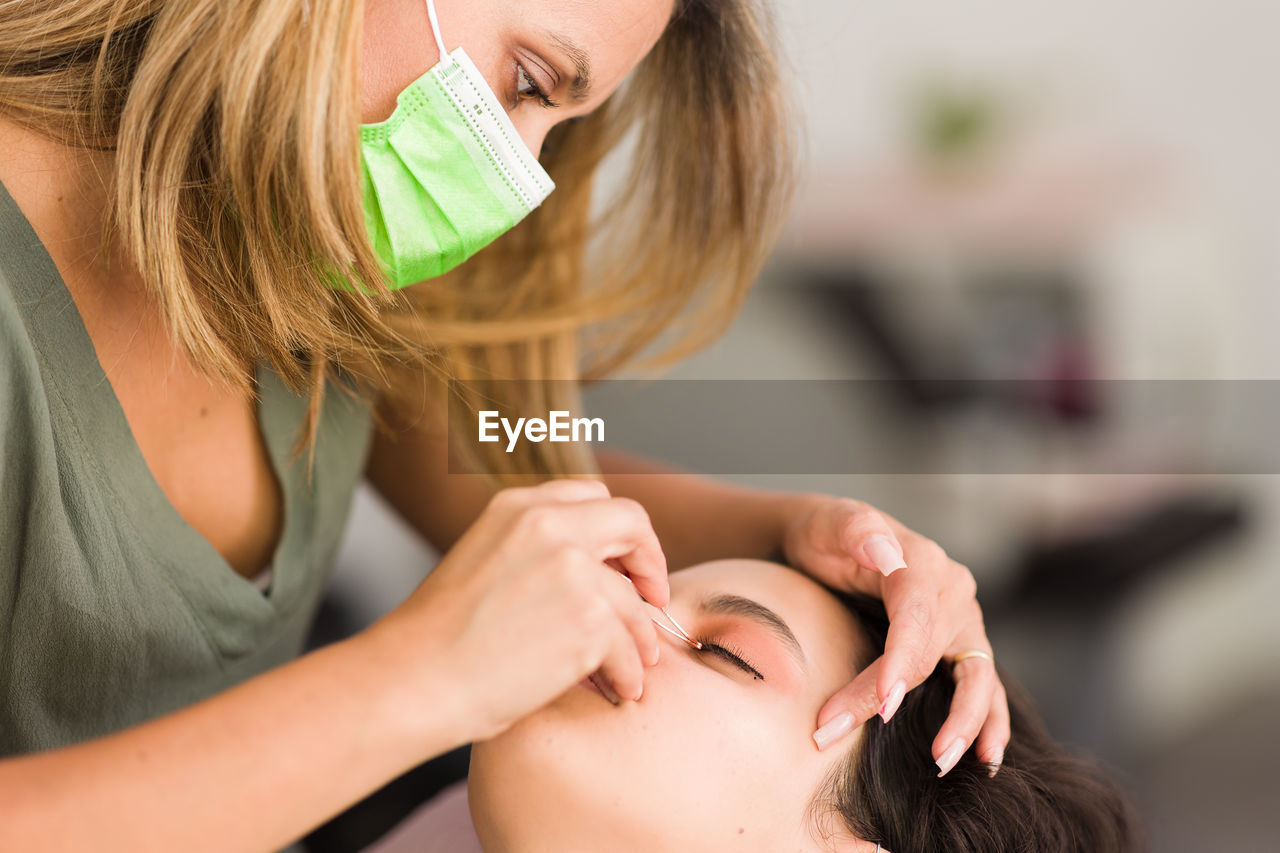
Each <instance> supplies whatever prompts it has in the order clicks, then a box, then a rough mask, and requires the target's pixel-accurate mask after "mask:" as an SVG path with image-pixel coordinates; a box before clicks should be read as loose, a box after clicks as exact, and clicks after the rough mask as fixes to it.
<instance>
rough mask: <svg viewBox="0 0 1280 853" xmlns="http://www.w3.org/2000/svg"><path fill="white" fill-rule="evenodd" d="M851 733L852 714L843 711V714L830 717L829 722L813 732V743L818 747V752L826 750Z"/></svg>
mask: <svg viewBox="0 0 1280 853" xmlns="http://www.w3.org/2000/svg"><path fill="white" fill-rule="evenodd" d="M851 731H853V714H850V713H849V712H848V711H845V712H844V713H843V714H837V715H836V716H834V717H832V718H831V721H830V722H828V723H827V724H826V725H825V726H823V727H822V728H820V729H818V730H817V731H816V732H814V733H813V742H814V743H816V744H817V745H818V749H819V750H822V749H826V748H827V747H829V746H831V744H833V743H835V742H836V741H838V740H840V738H842V737H844V736H845V735H847V734H848V733H849V732H851Z"/></svg>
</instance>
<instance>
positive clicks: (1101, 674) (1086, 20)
mask: <svg viewBox="0 0 1280 853" xmlns="http://www.w3.org/2000/svg"><path fill="white" fill-rule="evenodd" d="M778 6H779V10H778V14H779V21H778V23H779V27H780V30H781V32H782V35H783V38H784V41H785V43H786V45H787V49H788V54H789V57H790V62H791V65H792V67H793V74H794V77H795V80H796V97H797V106H798V107H799V109H800V110H801V111H802V113H803V114H804V116H805V128H806V129H805V131H804V133H805V145H804V147H805V151H806V160H805V163H804V166H803V172H802V179H801V183H800V188H799V193H798V197H797V204H796V207H795V213H794V216H793V217H792V220H791V224H790V226H789V228H788V231H787V233H786V235H785V237H784V239H783V241H782V245H781V246H780V247H779V249H778V251H777V253H776V256H775V258H774V260H773V262H772V263H771V265H770V267H769V269H768V270H767V271H766V274H765V276H764V277H763V279H762V281H761V282H760V283H759V285H758V287H757V288H756V290H755V292H754V294H753V296H752V298H751V300H750V301H749V303H748V305H747V307H746V309H745V311H744V314H743V316H742V317H741V318H740V320H739V321H738V322H737V324H736V325H735V327H734V329H733V330H732V332H731V333H730V334H729V335H728V336H726V337H725V338H724V339H723V340H721V341H720V342H719V343H718V344H717V345H716V346H714V347H713V348H711V349H710V350H708V351H706V352H704V353H702V354H700V355H698V356H697V357H695V358H693V359H691V360H689V361H688V362H686V363H684V364H682V365H681V366H679V368H677V369H676V370H674V371H673V372H672V373H671V374H670V375H671V376H673V377H678V378H681V379H697V380H711V379H718V380H727V379H752V380H761V379H775V380H801V379H803V380H884V381H886V382H890V383H893V385H894V386H895V387H901V388H906V389H908V390H910V389H917V391H918V389H920V388H925V389H928V388H933V387H935V386H934V385H931V384H930V383H931V382H934V381H936V380H951V379H973V378H977V379H995V380H1015V379H1016V380H1029V381H1036V382H1050V383H1055V382H1057V383H1062V387H1064V388H1067V389H1068V390H1067V391H1065V392H1060V393H1053V394H1049V395H1040V396H1039V397H1036V398H1034V399H1031V400H1029V401H1023V402H1022V404H1021V405H1020V406H1019V407H1013V408H1011V407H1009V406H1008V405H1001V406H994V407H993V406H989V405H986V404H984V402H983V401H982V400H977V401H974V400H965V401H961V403H960V404H957V402H956V401H955V400H954V399H950V397H951V396H954V395H947V394H941V395H939V394H936V393H906V394H903V395H901V398H900V399H898V400H897V401H895V402H894V403H893V404H892V405H885V406H883V407H880V408H877V409H876V410H875V411H867V410H864V409H860V408H859V407H857V406H847V407H844V408H843V409H839V410H838V411H837V414H834V415H824V417H830V418H834V419H838V418H840V417H843V418H844V419H845V420H844V421H841V422H839V423H834V424H828V425H827V426H828V427H829V428H831V429H835V430H837V431H841V430H843V431H846V432H847V433H848V435H850V436H851V437H853V436H860V435H865V434H868V433H870V432H873V431H878V432H879V433H883V434H885V435H888V436H896V439H895V440H896V441H897V445H896V450H897V452H899V453H905V454H907V455H908V456H910V455H913V454H916V455H921V456H928V457H929V458H930V459H933V460H939V459H940V460H943V461H939V462H931V463H930V465H928V466H925V469H923V470H917V469H915V468H913V469H912V472H911V473H894V471H893V470H892V467H891V466H890V468H889V470H888V471H887V472H886V468H885V467H884V466H876V465H874V464H868V465H867V466H866V467H863V468H859V467H858V466H856V465H854V466H846V470H847V471H848V472H849V473H843V474H837V473H833V474H814V473H803V474H786V473H768V474H763V473H761V474H736V475H735V474H726V475H725V476H726V477H727V478H728V479H733V480H737V481H740V482H746V483H753V484H758V485H763V486H768V487H773V488H779V489H803V490H813V491H823V492H829V493H833V494H843V495H849V496H853V497H857V498H859V499H862V500H865V501H868V502H870V503H872V504H874V505H876V506H877V507H880V508H882V509H884V510H886V511H888V512H890V513H892V514H894V515H896V516H897V517H898V518H900V519H902V520H903V521H904V522H905V523H907V524H908V525H910V526H912V527H913V528H915V529H917V530H919V531H921V532H923V533H925V534H926V535H928V536H930V537H931V538H933V539H935V540H937V541H938V542H939V543H940V544H942V545H943V546H944V547H945V548H946V549H947V550H948V552H950V553H951V554H952V555H953V556H954V557H955V558H956V559H959V560H960V561H962V562H964V563H965V564H967V565H968V566H969V567H970V568H971V569H972V570H973V572H974V574H975V575H976V576H977V578H978V581H979V589H980V597H981V599H982V601H983V603H984V608H985V609H986V611H987V613H988V625H989V629H990V633H991V636H992V640H993V642H994V644H995V649H996V652H997V655H998V656H999V657H1000V658H1001V659H1002V661H1003V663H1004V664H1005V665H1006V666H1007V667H1009V668H1010V669H1011V670H1012V671H1013V672H1014V673H1015V675H1017V677H1018V678H1019V679H1021V680H1022V681H1023V683H1024V684H1025V685H1027V687H1028V688H1029V689H1030V690H1031V692H1032V693H1033V695H1034V696H1035V697H1036V698H1037V700H1038V702H1039V704H1040V707H1041V709H1042V710H1043V712H1044V713H1045V715H1046V717H1047V719H1048V722H1049V724H1050V728H1051V729H1053V730H1054V732H1055V733H1056V734H1057V736H1058V737H1059V738H1061V739H1062V740H1065V741H1067V742H1068V743H1070V744H1073V745H1075V746H1078V747H1080V748H1082V749H1086V750H1088V751H1091V752H1093V753H1095V754H1097V755H1099V756H1101V757H1102V758H1103V759H1104V760H1106V761H1107V762H1108V763H1109V764H1110V765H1111V767H1112V768H1114V770H1115V771H1116V773H1117V775H1118V776H1119V778H1120V779H1121V781H1122V783H1123V784H1124V785H1125V787H1126V788H1127V789H1128V790H1129V791H1130V792H1131V793H1132V794H1133V796H1134V798H1135V799H1136V801H1137V802H1138V804H1139V806H1140V808H1141V811H1142V812H1143V815H1144V817H1145V819H1146V821H1147V825H1148V830H1149V832H1150V835H1151V839H1152V842H1153V849H1154V850H1157V851H1168V853H1180V851H1203V850H1230V851H1267V850H1275V849H1277V848H1276V840H1275V839H1276V838H1277V836H1278V834H1280V816H1278V815H1277V811H1276V807H1275V804H1276V803H1277V802H1280V783H1278V782H1277V781H1276V774H1275V771H1274V768H1275V767H1277V765H1280V735H1278V734H1277V732H1276V730H1275V727H1276V723H1277V721H1280V618H1277V615H1276V610H1277V608H1276V603H1277V602H1280V475H1277V474H1276V473H1274V472H1275V471H1277V470H1280V468H1276V467H1266V468H1259V469H1258V470H1260V471H1270V472H1271V473H1248V472H1249V471H1250V468H1249V467H1248V464H1247V463H1246V464H1243V465H1241V464H1236V465H1235V466H1234V467H1230V466H1227V467H1224V468H1223V470H1222V472H1217V473H1215V471H1214V470H1213V467H1212V466H1209V467H1208V468H1207V469H1203V470H1201V469H1194V468H1193V469H1187V470H1184V468H1183V467H1182V466H1180V464H1179V462H1180V461H1181V460H1183V459H1184V458H1185V455H1186V454H1187V453H1192V452H1193V451H1194V448H1193V447H1192V445H1193V444H1195V443H1196V442H1200V443H1201V444H1202V443H1203V441H1204V436H1203V435H1200V434H1199V433H1196V431H1195V430H1191V431H1190V432H1189V434H1187V435H1184V434H1183V433H1182V432H1180V431H1179V421H1178V418H1177V417H1171V418H1168V419H1165V420H1159V419H1152V418H1147V419H1145V420H1140V421H1139V424H1138V429H1137V431H1136V432H1135V431H1134V430H1132V429H1130V430H1129V431H1128V432H1127V433H1126V435H1127V437H1126V438H1125V439H1124V441H1125V442H1128V444H1125V443H1121V444H1119V445H1115V444H1112V445H1109V447H1110V452H1111V453H1112V454H1113V455H1112V457H1111V458H1113V459H1115V460H1116V462H1117V464H1116V466H1115V467H1116V470H1117V471H1126V472H1127V471H1133V470H1138V471H1140V473H1112V472H1110V471H1109V469H1108V467H1107V464H1106V461H1105V460H1106V458H1107V457H1106V455H1105V454H1104V455H1103V456H1102V457H1099V456H1098V455H1097V454H1094V455H1090V456H1087V458H1086V456H1084V455H1081V454H1084V453H1086V451H1083V450H1081V447H1080V445H1081V443H1080V442H1078V441H1075V440H1073V439H1072V436H1073V435H1078V434H1084V435H1091V436H1098V435H1106V434H1107V431H1108V430H1109V429H1111V428H1112V425H1113V424H1114V423H1115V422H1116V421H1117V420H1120V419H1122V412H1121V410H1123V409H1124V407H1125V403H1126V401H1127V400H1129V399H1130V398H1131V397H1133V396H1134V395H1135V394H1139V392H1140V390H1141V389H1142V388H1143V387H1147V385H1149V384H1151V383H1154V381H1155V380H1214V381H1216V382H1218V383H1229V382H1232V381H1237V380H1243V379H1255V380H1266V379H1275V378H1277V377H1278V376H1280V336H1278V335H1277V334H1276V333H1275V331H1274V329H1275V325H1276V322H1277V319H1278V318H1280V239H1277V235H1280V162H1278V160H1277V157H1278V156H1280V107H1278V106H1277V98H1276V97H1275V92H1274V89H1275V81H1276V80H1278V79H1280V51H1278V50H1276V47H1275V34H1276V33H1277V32H1280V6H1277V5H1276V4H1275V2H1274V0H1218V2H1215V3H1208V2H1204V0H1128V2H1125V3H1114V2H1101V0H1075V2H1073V3H1048V2H1035V0H967V2H938V0H929V1H928V2H926V1H925V0H892V2H890V0H854V2H849V0H810V2H806V3H780V4H778ZM832 387H839V386H832ZM1153 387H1154V386H1153ZM1161 387H1175V388H1176V387H1180V386H1177V385H1176V384H1175V385H1174V386H1161ZM1255 387H1256V386H1255ZM1090 389H1093V390H1090ZM1098 389H1101V390H1098ZM1135 389H1136V390H1135ZM1139 395H1140V394H1139ZM600 405H602V406H604V407H605V408H606V409H607V411H596V410H593V411H592V414H604V415H605V416H606V421H607V422H609V423H613V422H615V421H618V422H623V421H628V420H632V421H635V422H640V421H641V417H642V415H643V414H644V413H643V412H640V411H638V410H631V411H629V410H628V409H627V403H626V401H625V400H622V401H621V402H619V401H618V400H610V401H606V402H602V403H600ZM1211 405H1212V404H1210V406H1211ZM841 413H843V414H841ZM975 418H979V419H983V420H985V421H991V420H992V419H995V420H998V421H1000V422H1001V423H1002V424H1005V425H1006V426H1007V428H1008V430H1009V436H1010V437H1011V438H1010V446H1012V447H1017V446H1018V442H1019V441H1021V440H1023V439H1026V438H1027V437H1028V436H1031V437H1037V436H1039V437H1042V436H1043V435H1045V434H1052V435H1054V436H1058V437H1060V440H1056V441H1055V443H1054V445H1053V448H1052V449H1051V450H1050V451H1048V453H1049V456H1048V457H1045V456H1044V455H1040V456H1036V457H1035V459H1034V460H1033V461H1031V462H1025V461H1024V462H1021V463H1020V464H1019V465H1016V466H1010V467H1009V468H1008V469H1001V470H999V471H998V472H997V471H995V470H986V469H984V468H983V467H982V466H980V465H979V466H973V465H969V466H965V465H959V466H955V468H954V470H951V469H949V468H948V467H947V465H946V464H945V460H947V459H956V458H963V457H964V454H965V448H966V445H965V442H966V441H968V440H969V438H968V437H967V436H968V435H969V433H968V431H967V429H966V428H965V425H966V424H969V423H971V422H972V421H973V420H974V419H975ZM1006 421H1007V423H1006ZM1191 433H1194V434H1191ZM1064 436H1065V438H1063V437H1064ZM1267 438H1269V435H1268V436H1267ZM646 439H647V440H646V442H645V443H646V448H645V450H646V452H647V453H650V454H653V455H657V456H660V457H666V458H670V459H678V460H680V461H681V462H682V464H689V461H690V460H689V459H688V452H687V451H688V448H687V446H685V445H683V444H681V445H679V446H677V444H676V443H675V442H676V441H677V439H676V438H675V437H673V436H668V435H666V433H664V431H663V430H661V429H656V428H655V429H652V430H650V434H649V435H647V436H646ZM664 442H667V444H665V445H664ZM664 450H665V451H669V452H664ZM1011 452H1012V451H1011ZM1040 452H1041V453H1042V454H1043V453H1044V450H1043V448H1040ZM1116 454H1119V456H1117V455H1116ZM1130 454H1146V456H1144V459H1146V460H1147V461H1146V463H1145V464H1144V465H1141V466H1137V468H1136V469H1135V468H1133V467H1126V466H1124V465H1122V464H1120V462H1121V461H1122V459H1121V457H1128V456H1129V455H1130ZM1046 458H1048V459H1049V460H1050V461H1051V462H1052V465H1044V466H1043V470H1040V468H1041V465H1040V463H1041V462H1043V461H1044V460H1045V459H1046ZM1100 458H1101V461H1100ZM1238 461H1239V460H1237V462H1238ZM694 467H697V465H696V459H695V460H694ZM718 470H719V471H721V472H723V471H724V470H728V469H726V468H725V467H723V466H721V467H720V468H719V469H718ZM742 470H748V469H745V468H744V469H742ZM754 470H759V469H754ZM832 470H839V469H838V468H833V469H832ZM860 470H865V471H874V472H876V473H873V474H872V473H867V474H863V473H858V472H859V471H860ZM1228 472H1230V473H1228ZM433 560H434V555H432V554H431V553H430V552H429V551H428V550H427V549H426V548H425V546H423V545H422V544H421V543H420V542H418V541H417V540H416V539H415V538H414V537H413V535H411V534H410V533H409V532H408V531H407V529H406V528H404V527H403V525H401V524H400V523H399V522H398V521H396V520H395V519H394V518H393V517H392V516H390V515H389V514H388V512H387V510H386V509H385V507H384V506H382V505H381V503H380V501H379V500H378V498H377V497H376V496H374V495H373V494H372V493H371V492H369V491H368V490H365V491H363V492H361V494H360V495H359V497H358V500H357V505H356V507H355V510H354V513H353V517H352V522H351V526H350V528H349V530H348V536H347V542H346V546H345V548H344V551H343V553H342V556H341V558H340V561H339V568H338V571H337V573H336V575H335V577H334V582H333V583H334V588H333V591H332V592H333V594H332V595H331V605H332V606H334V607H337V608H339V609H340V610H341V611H342V618H341V620H340V621H345V622H346V623H352V624H358V623H359V622H360V621H362V620H366V621H367V620H369V619H372V618H374V617H376V616H377V615H378V614H379V613H381V612H383V611H385V610H386V609H388V608H389V607H391V606H392V605H394V604H395V603H397V602H398V601H399V600H401V598H403V596H404V595H406V594H407V593H408V591H409V590H411V589H412V588H413V586H415V585H416V583H417V582H418V581H419V580H420V579H421V577H422V574H423V570H424V567H426V566H428V565H430V563H431V562H432V561H433Z"/></svg>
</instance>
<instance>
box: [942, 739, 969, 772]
mask: <svg viewBox="0 0 1280 853" xmlns="http://www.w3.org/2000/svg"><path fill="white" fill-rule="evenodd" d="M962 755H964V739H963V738H956V739H955V740H953V741H951V746H949V747H947V751H946V752H944V753H942V757H941V758H939V759H938V776H940V777H941V776H945V775H947V771H949V770H950V769H951V768H952V767H955V766H956V762H957V761H959V760H960V756H962Z"/></svg>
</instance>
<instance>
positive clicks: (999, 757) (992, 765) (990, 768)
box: [987, 749, 1004, 779]
mask: <svg viewBox="0 0 1280 853" xmlns="http://www.w3.org/2000/svg"><path fill="white" fill-rule="evenodd" d="M1002 761H1004V750H1003V749H996V751H995V752H993V753H991V757H990V758H989V759H987V778H988V779H994V778H996V771H997V770H999V769H1000V763H1001V762H1002Z"/></svg>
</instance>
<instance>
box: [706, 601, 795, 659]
mask: <svg viewBox="0 0 1280 853" xmlns="http://www.w3.org/2000/svg"><path fill="white" fill-rule="evenodd" d="M698 609H699V610H701V611H702V612H703V613H713V614H717V615H722V616H742V617H744V618H746V619H750V620H751V621H753V622H755V623H756V624H758V625H761V626H763V627H765V628H767V629H769V631H771V632H772V633H773V635H774V636H775V637H777V638H778V639H779V640H781V641H782V644H783V645H784V646H786V647H787V651H789V652H791V654H792V656H793V657H794V658H795V659H796V662H797V663H799V664H800V668H801V669H804V668H805V657H804V649H803V648H801V647H800V641H799V640H797V639H796V635H795V634H793V633H792V632H791V628H790V626H788V625H787V623H786V622H785V621H783V619H782V617H781V616H779V615H778V614H777V613H774V612H773V611H772V610H770V609H769V608H767V607H765V606H764V605H763V604H761V603H760V602H758V601H753V600H752V599H750V598H743V597H742V596H741V595H730V594H728V593H720V594H718V595H709V596H707V597H706V598H704V599H702V600H701V601H700V602H698Z"/></svg>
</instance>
